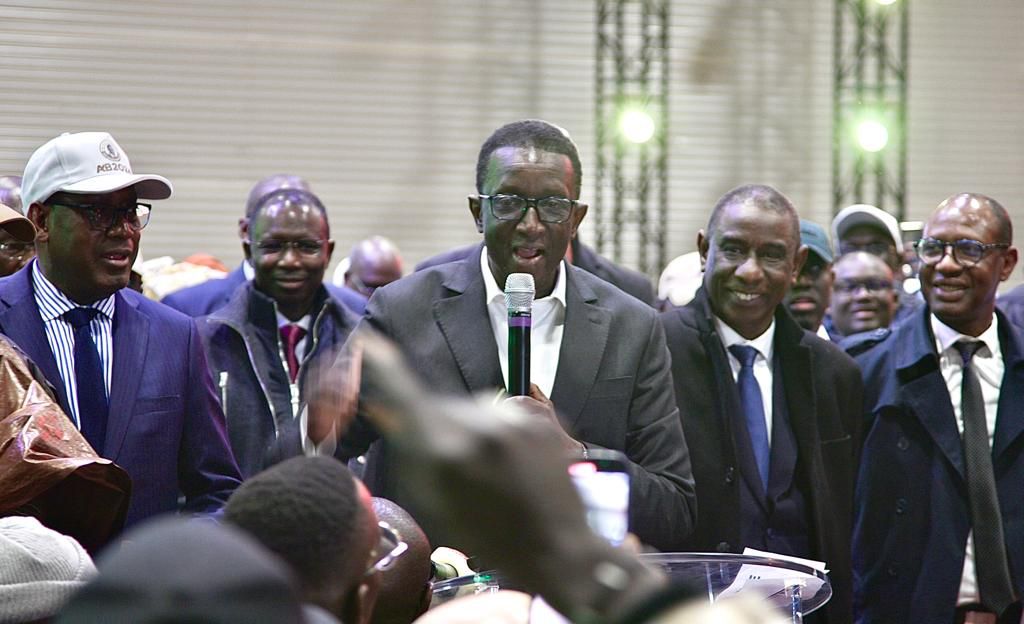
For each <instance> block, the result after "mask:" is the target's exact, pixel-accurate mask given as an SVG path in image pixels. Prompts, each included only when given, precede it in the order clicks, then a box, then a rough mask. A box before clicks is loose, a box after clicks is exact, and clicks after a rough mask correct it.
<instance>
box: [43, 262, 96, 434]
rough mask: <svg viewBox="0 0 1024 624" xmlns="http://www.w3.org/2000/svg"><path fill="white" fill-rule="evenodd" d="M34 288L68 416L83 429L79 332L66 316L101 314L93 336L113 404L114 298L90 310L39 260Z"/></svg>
mask: <svg viewBox="0 0 1024 624" xmlns="http://www.w3.org/2000/svg"><path fill="white" fill-rule="evenodd" d="M32 286H33V290H34V291H35V300H36V307H38V308H39V316H41V317H42V319H43V328H44V329H45V330H46V341H47V342H49V343H50V350H51V351H53V358H54V359H55V360H56V361H57V370H58V371H59V372H60V380H61V381H62V382H63V383H64V389H65V390H66V391H67V397H68V408H69V411H70V413H69V414H68V416H70V417H71V420H73V421H74V423H75V426H76V427H78V428H79V429H81V427H82V425H81V420H80V419H79V415H78V386H77V384H76V383H75V328H74V327H72V326H71V323H69V322H67V321H65V320H64V318H63V316H62V315H63V314H64V313H65V312H67V311H68V310H73V309H74V308H78V307H87V308H95V309H96V310H99V314H97V315H96V316H95V317H94V318H93V319H92V321H91V322H90V323H89V333H90V334H91V335H92V340H93V342H94V343H96V351H97V352H98V353H99V356H100V364H101V365H102V366H103V380H104V382H105V384H106V391H107V397H108V400H109V397H110V379H111V375H112V372H113V369H114V336H113V321H114V308H115V305H114V295H110V296H109V297H107V298H106V299H100V300H99V301H96V302H93V303H91V304H89V305H87V306H80V305H78V304H77V303H75V302H74V301H72V300H71V299H69V298H68V297H67V295H65V294H64V293H62V292H61V291H60V289H58V288H57V287H56V286H54V285H53V283H52V282H50V280H48V279H46V276H45V275H43V271H42V270H41V269H40V268H39V260H33V261H32Z"/></svg>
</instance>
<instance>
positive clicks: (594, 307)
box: [550, 264, 612, 431]
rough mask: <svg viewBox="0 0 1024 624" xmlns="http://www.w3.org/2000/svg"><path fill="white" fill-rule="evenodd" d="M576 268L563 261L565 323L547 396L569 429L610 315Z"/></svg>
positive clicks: (593, 374)
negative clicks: (553, 379) (553, 381)
mask: <svg viewBox="0 0 1024 624" xmlns="http://www.w3.org/2000/svg"><path fill="white" fill-rule="evenodd" d="M579 271H582V269H579V268H576V267H573V266H569V265H568V264H566V271H565V278H566V285H565V303H566V305H565V326H564V327H563V329H562V346H561V349H560V352H559V356H558V369H557V371H556V373H555V385H554V387H553V388H552V389H551V397H550V398H551V402H552V403H554V404H555V406H556V407H557V409H558V413H559V414H561V416H562V417H563V418H565V422H566V424H567V425H569V428H570V431H571V430H573V429H574V428H575V426H576V423H577V421H578V420H579V419H580V416H582V415H583V406H584V405H586V403H587V397H589V396H590V390H591V388H593V387H594V383H595V382H596V381H597V373H598V369H599V368H600V365H601V360H602V358H603V356H604V350H605V346H606V344H607V342H608V331H609V329H610V327H611V316H612V314H611V312H610V311H609V310H608V309H606V308H602V307H601V306H600V302H599V301H598V299H597V295H596V294H595V293H594V291H593V290H591V289H590V287H589V286H587V284H585V283H584V282H583V281H581V280H580V279H579V277H578V275H579V273H578V272H579Z"/></svg>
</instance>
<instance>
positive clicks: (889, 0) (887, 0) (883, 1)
mask: <svg viewBox="0 0 1024 624" xmlns="http://www.w3.org/2000/svg"><path fill="white" fill-rule="evenodd" d="M875 2H877V3H878V4H880V5H882V6H889V5H890V4H896V0H875Z"/></svg>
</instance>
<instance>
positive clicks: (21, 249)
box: [0, 241, 36, 258]
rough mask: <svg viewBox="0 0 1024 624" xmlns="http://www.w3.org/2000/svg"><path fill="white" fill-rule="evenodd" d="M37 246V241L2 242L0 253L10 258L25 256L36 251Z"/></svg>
mask: <svg viewBox="0 0 1024 624" xmlns="http://www.w3.org/2000/svg"><path fill="white" fill-rule="evenodd" d="M35 248H36V246H35V243H23V242H21V241H14V242H9V243H0V254H3V255H5V256H8V257H10V258H24V257H25V256H27V255H29V254H30V253H32V252H33V251H35Z"/></svg>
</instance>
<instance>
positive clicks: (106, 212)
mask: <svg viewBox="0 0 1024 624" xmlns="http://www.w3.org/2000/svg"><path fill="white" fill-rule="evenodd" d="M51 206H55V207H56V206H59V207H61V208H68V209H70V210H74V211H75V212H77V213H78V214H80V215H82V217H84V218H85V220H86V221H87V222H88V223H89V229H90V230H93V231H95V232H107V231H109V230H110V229H111V228H113V227H114V226H116V225H121V224H122V223H124V224H127V225H128V229H130V230H131V231H133V232H138V231H139V230H141V229H142V228H144V227H146V225H148V224H149V215H150V213H151V212H152V211H153V204H143V203H141V202H139V203H135V204H132V205H129V206H125V207H124V208H111V207H109V206H98V205H95V204H66V203H63V202H61V203H54V204H51Z"/></svg>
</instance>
